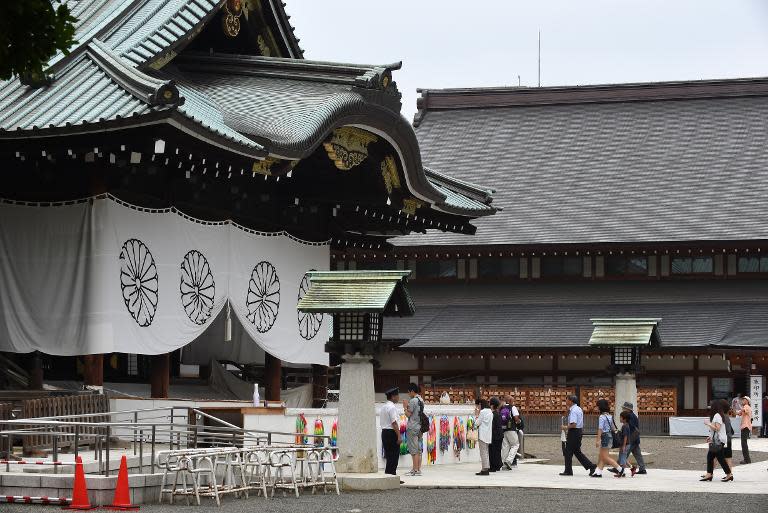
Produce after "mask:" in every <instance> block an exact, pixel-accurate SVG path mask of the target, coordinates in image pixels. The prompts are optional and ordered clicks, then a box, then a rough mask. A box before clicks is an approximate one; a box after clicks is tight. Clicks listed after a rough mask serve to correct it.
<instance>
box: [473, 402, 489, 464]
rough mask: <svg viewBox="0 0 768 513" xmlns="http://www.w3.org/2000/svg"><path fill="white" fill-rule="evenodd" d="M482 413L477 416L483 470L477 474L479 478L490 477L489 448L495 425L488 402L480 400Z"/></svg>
mask: <svg viewBox="0 0 768 513" xmlns="http://www.w3.org/2000/svg"><path fill="white" fill-rule="evenodd" d="M479 408H480V413H478V415H477V441H478V442H479V444H480V463H481V465H482V468H481V469H480V472H477V473H476V474H475V475H477V476H488V475H490V468H491V463H490V457H489V452H488V451H489V447H490V445H491V438H492V432H491V425H492V423H493V412H492V411H491V408H490V407H489V406H488V401H486V400H485V399H480V402H479Z"/></svg>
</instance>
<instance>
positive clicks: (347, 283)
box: [297, 271, 413, 315]
mask: <svg viewBox="0 0 768 513" xmlns="http://www.w3.org/2000/svg"><path fill="white" fill-rule="evenodd" d="M409 274H411V272H410V271H310V272H309V273H307V276H309V290H307V292H306V294H305V295H304V297H302V298H301V299H299V303H298V306H297V308H298V309H299V311H302V312H312V313H339V312H366V313H384V312H385V311H386V312H387V313H389V314H395V312H396V313H397V315H413V301H412V300H411V297H410V295H409V294H408V288H407V286H406V284H407V281H408V280H407V278H408V275H409Z"/></svg>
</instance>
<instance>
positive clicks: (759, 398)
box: [749, 376, 765, 429]
mask: <svg viewBox="0 0 768 513" xmlns="http://www.w3.org/2000/svg"><path fill="white" fill-rule="evenodd" d="M749 399H750V401H751V405H752V426H753V427H756V428H758V429H759V428H760V427H761V426H762V425H763V415H765V412H764V411H763V377H762V376H750V377H749Z"/></svg>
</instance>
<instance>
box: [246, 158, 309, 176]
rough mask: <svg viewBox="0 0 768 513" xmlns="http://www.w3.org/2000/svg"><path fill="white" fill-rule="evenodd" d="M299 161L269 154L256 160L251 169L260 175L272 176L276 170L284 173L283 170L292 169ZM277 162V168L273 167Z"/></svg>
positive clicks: (278, 172)
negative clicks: (282, 158)
mask: <svg viewBox="0 0 768 513" xmlns="http://www.w3.org/2000/svg"><path fill="white" fill-rule="evenodd" d="M298 163H299V161H298V160H291V161H288V160H281V159H278V158H275V157H269V156H267V157H264V160H257V161H256V162H254V163H253V167H252V168H251V171H252V172H254V173H258V174H260V175H266V176H272V175H273V174H274V173H275V172H276V173H277V174H282V173H283V172H287V171H290V170H291V169H293V168H294V167H296V164H298ZM275 164H277V169H273V168H274V167H275Z"/></svg>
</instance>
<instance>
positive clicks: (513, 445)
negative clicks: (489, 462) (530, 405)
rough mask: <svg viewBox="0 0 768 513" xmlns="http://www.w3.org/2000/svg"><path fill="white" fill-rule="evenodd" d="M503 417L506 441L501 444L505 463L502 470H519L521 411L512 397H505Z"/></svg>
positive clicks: (501, 410)
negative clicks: (518, 453)
mask: <svg viewBox="0 0 768 513" xmlns="http://www.w3.org/2000/svg"><path fill="white" fill-rule="evenodd" d="M499 414H500V415H501V427H502V429H503V431H504V440H503V441H502V443H501V459H502V461H503V462H504V465H503V467H502V470H512V469H513V468H517V451H518V449H519V448H520V437H519V436H518V425H519V423H520V411H519V410H518V409H517V407H516V406H515V405H513V404H512V398H511V397H505V398H504V403H503V404H502V406H501V409H500V410H499Z"/></svg>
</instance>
